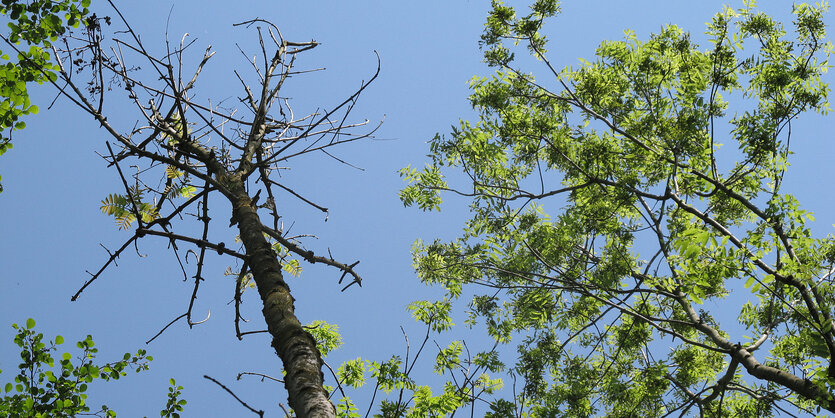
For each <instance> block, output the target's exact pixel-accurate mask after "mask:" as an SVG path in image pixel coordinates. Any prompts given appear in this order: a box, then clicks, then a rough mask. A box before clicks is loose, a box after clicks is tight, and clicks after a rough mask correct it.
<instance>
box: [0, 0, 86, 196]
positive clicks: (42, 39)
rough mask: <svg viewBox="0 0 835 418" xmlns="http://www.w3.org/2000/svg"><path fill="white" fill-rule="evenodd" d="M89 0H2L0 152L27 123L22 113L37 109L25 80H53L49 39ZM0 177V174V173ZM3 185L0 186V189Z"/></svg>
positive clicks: (73, 23)
mask: <svg viewBox="0 0 835 418" xmlns="http://www.w3.org/2000/svg"><path fill="white" fill-rule="evenodd" d="M89 6H90V0H61V1H54V0H29V1H25V2H24V1H20V0H2V2H0V13H2V14H3V15H4V16H6V17H7V18H8V25H7V26H8V28H9V32H7V33H3V34H2V35H0V38H2V40H3V41H4V42H5V46H4V48H3V49H4V50H5V52H4V51H3V50H0V155H3V154H4V153H5V152H6V151H7V150H9V149H11V148H12V143H11V140H12V132H13V131H15V130H20V129H23V128H25V127H26V123H25V122H23V121H22V120H20V118H21V116H24V115H29V114H36V113H38V107H37V106H35V105H33V104H32V103H31V102H30V100H29V91H28V90H27V84H29V83H33V82H34V83H37V84H43V83H45V82H50V81H55V80H56V79H57V76H56V74H55V71H57V70H58V67H57V64H55V63H53V62H51V55H50V53H49V48H50V46H51V43H52V42H54V41H56V40H57V39H58V36H59V35H62V34H64V33H65V32H66V30H67V29H68V28H75V27H78V25H79V23H81V22H83V21H84V18H85V16H87V14H88V13H89V10H88V9H87V7H89ZM0 179H2V177H0ZM2 191H3V187H2V186H0V192H2Z"/></svg>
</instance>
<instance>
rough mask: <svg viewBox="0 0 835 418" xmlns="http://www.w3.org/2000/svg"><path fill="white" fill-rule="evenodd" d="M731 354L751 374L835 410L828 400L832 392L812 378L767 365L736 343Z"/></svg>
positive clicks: (822, 406) (829, 409) (834, 404)
mask: <svg viewBox="0 0 835 418" xmlns="http://www.w3.org/2000/svg"><path fill="white" fill-rule="evenodd" d="M731 355H732V356H733V358H734V359H735V360H737V361H739V362H740V363H741V364H742V365H743V366H744V367H745V369H746V370H747V371H748V373H749V374H750V375H751V376H754V377H756V378H758V379H763V380H767V381H769V382H774V383H777V384H778V385H782V386H784V387H786V388H789V389H791V390H792V391H794V392H795V393H797V394H799V395H801V396H804V397H806V398H808V399H811V400H813V401H815V402H816V403H817V404H818V405H820V407H821V408H824V409H826V410H828V411H831V412H835V403H833V402H831V401H828V400H827V397H829V396H832V394H830V393H826V392H825V391H823V390H821V389H820V388H818V387H817V386H816V385H815V384H814V383H812V381H811V380H809V379H804V378H802V377H799V376H795V375H794V374H792V373H789V372H786V371H783V370H780V369H777V368H774V367H771V366H766V365H764V364H762V363H760V362H759V361H757V359H756V358H754V355H753V354H751V353H750V352H749V351H748V350H746V349H744V348H742V347H741V346H739V345H736V346H735V347H734V348H733V349H732V351H731Z"/></svg>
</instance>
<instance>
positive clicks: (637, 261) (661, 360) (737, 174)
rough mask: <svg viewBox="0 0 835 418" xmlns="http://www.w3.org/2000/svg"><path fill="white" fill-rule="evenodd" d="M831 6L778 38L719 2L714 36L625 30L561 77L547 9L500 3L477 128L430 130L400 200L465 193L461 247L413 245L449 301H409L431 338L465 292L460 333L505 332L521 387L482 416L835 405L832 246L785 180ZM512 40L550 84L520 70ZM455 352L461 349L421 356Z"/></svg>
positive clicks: (443, 363)
mask: <svg viewBox="0 0 835 418" xmlns="http://www.w3.org/2000/svg"><path fill="white" fill-rule="evenodd" d="M826 9H827V5H826V4H816V5H814V6H811V5H808V4H800V5H795V6H794V7H793V13H794V21H793V25H792V26H793V27H792V30H791V31H789V30H786V29H785V28H784V26H783V24H782V23H780V22H779V21H777V20H775V19H773V18H772V17H770V16H768V15H765V14H763V13H761V12H759V11H758V10H757V9H756V8H755V5H754V2H753V1H749V2H746V4H745V6H744V7H742V8H740V9H738V10H734V9H730V8H725V9H724V10H723V11H721V12H720V13H718V14H716V15H715V17H714V18H713V20H712V21H711V22H709V23H708V25H707V31H706V32H705V34H706V36H707V38H708V40H709V42H710V44H709V45H708V48H707V49H702V48H700V47H699V46H698V45H697V44H696V42H694V40H693V39H692V37H691V35H690V34H689V33H687V32H685V31H684V30H683V29H681V28H679V27H677V26H674V25H670V26H665V27H663V28H662V29H661V30H660V31H659V32H658V33H656V34H653V35H651V36H650V37H649V39H647V40H640V39H638V38H637V36H636V35H635V33H634V32H631V31H627V32H626V34H625V39H624V40H622V41H604V42H602V43H601V44H600V46H599V48H598V49H597V51H596V56H597V57H596V58H595V59H594V60H593V61H582V65H580V66H579V67H578V68H565V69H562V70H557V69H556V68H554V66H553V65H552V64H551V62H550V61H549V58H548V56H547V51H546V49H545V48H546V46H547V38H546V36H544V35H543V34H542V33H541V32H540V31H541V29H542V27H543V24H544V22H546V21H547V20H549V19H550V18H552V17H553V16H554V15H555V14H556V13H558V12H559V5H558V2H556V1H554V0H538V1H535V2H534V3H533V4H532V5H531V7H530V12H529V13H528V14H527V15H524V16H522V15H521V14H519V13H517V11H516V9H515V8H513V7H510V6H507V5H504V4H502V3H501V2H498V1H494V2H493V8H492V11H491V12H490V15H489V16H488V18H487V23H486V25H485V32H484V35H483V36H482V47H483V48H484V56H485V60H486V62H487V63H488V64H489V65H491V66H493V67H495V68H496V69H497V71H496V73H495V74H493V75H492V76H489V77H476V78H474V79H473V81H472V83H471V87H472V95H471V96H470V101H471V103H472V105H473V108H474V109H475V110H476V111H477V112H478V115H479V120H478V121H477V122H475V123H472V122H468V121H461V122H460V123H459V124H458V126H457V127H455V128H454V129H453V130H452V132H451V134H450V135H449V136H441V135H436V136H435V138H433V139H432V140H431V141H430V155H429V158H430V161H429V163H428V164H427V165H426V167H425V168H424V169H423V170H417V169H414V168H411V167H407V168H405V169H403V170H401V176H402V177H404V178H405V180H406V181H407V182H408V185H407V186H406V187H405V188H404V190H403V191H402V192H401V194H400V198H401V200H402V201H403V203H404V204H405V205H406V206H413V205H414V206H417V207H419V208H420V209H422V210H440V207H441V203H442V202H441V198H442V196H443V193H444V192H448V191H452V192H455V193H457V194H459V195H463V196H469V197H470V198H471V205H470V208H471V213H472V217H471V219H469V220H468V221H467V223H466V225H465V227H464V231H463V233H462V235H461V237H460V238H459V239H456V240H453V241H451V242H441V241H435V242H432V243H429V244H427V243H425V242H423V241H418V242H417V243H416V244H415V246H414V259H415V268H416V271H417V273H418V275H419V277H420V278H421V280H422V281H423V282H424V283H426V284H430V285H438V286H441V287H443V289H444V290H445V291H446V295H445V297H444V298H443V299H442V300H440V301H438V302H431V301H421V302H415V303H414V304H413V305H411V307H410V309H411V310H412V312H413V315H414V316H415V318H416V319H417V320H419V321H421V322H424V323H427V324H430V323H431V324H432V326H434V328H432V329H433V330H434V331H437V332H444V331H447V330H449V329H451V328H452V327H453V324H452V321H451V319H450V318H451V316H450V312H451V310H452V308H453V306H457V304H458V303H462V302H465V301H464V300H463V298H464V297H465V295H466V297H472V299H471V300H470V301H469V303H468V305H467V306H468V307H467V311H468V312H467V313H468V317H467V320H466V324H467V325H468V326H471V327H473V326H476V325H478V324H483V325H484V327H485V329H486V330H487V333H488V334H489V335H490V336H491V337H492V338H493V339H494V340H495V341H496V343H497V344H509V343H511V342H512V341H513V340H514V339H517V341H516V344H517V351H518V353H519V356H518V358H517V359H516V360H517V361H516V364H515V365H513V366H511V367H508V368H507V369H506V372H507V373H509V374H510V375H512V376H516V377H521V378H522V379H523V390H522V392H521V393H520V394H518V396H517V397H516V398H515V399H497V400H493V401H489V405H490V409H491V412H490V414H491V416H506V415H508V414H509V411H513V413H514V414H515V413H517V412H516V411H523V412H524V413H527V414H529V415H531V416H578V417H580V416H591V415H607V416H648V417H649V416H663V415H670V414H671V415H680V414H681V415H688V414H701V415H703V416H751V417H755V416H756V417H761V416H771V415H774V414H778V413H780V411H782V409H779V408H783V407H785V406H786V405H787V404H789V403H791V404H794V405H795V406H794V407H797V408H800V409H801V410H802V411H806V412H811V411H812V409H813V407H814V406H816V407H819V408H824V409H828V410H830V411H835V403H833V402H832V395H831V393H833V387H835V385H834V384H833V383H835V362H833V359H834V358H835V333H834V332H833V323H832V306H833V304H835V287H833V277H832V274H831V271H832V267H833V260H835V257H833V256H832V254H833V248H835V241H833V238H832V236H827V237H824V238H815V237H814V236H813V231H812V229H811V225H812V223H813V222H814V217H813V216H812V215H811V214H810V213H808V212H806V211H804V210H803V209H801V205H800V202H799V201H798V200H797V199H796V198H795V197H794V196H792V195H791V194H789V193H786V192H785V191H784V190H783V187H782V186H783V177H784V174H785V172H786V170H788V168H789V167H790V161H789V160H790V156H791V155H792V151H791V150H790V143H791V141H790V140H789V139H790V124H791V123H793V121H794V120H795V119H796V118H797V117H798V116H799V115H801V114H803V113H807V112H817V113H821V114H825V113H826V112H828V111H829V108H830V107H829V102H828V101H827V95H828V92H829V87H828V86H827V84H826V83H824V82H823V80H822V76H823V74H824V73H825V72H826V71H827V70H828V66H829V64H828V57H829V53H830V51H831V49H832V47H831V45H830V44H829V43H828V42H827V41H826V33H825V25H824V24H823V21H822V17H821V16H822V14H823V13H824V12H825V10H826ZM519 44H522V45H524V46H525V47H526V48H527V52H528V53H530V54H531V55H533V56H534V57H535V58H536V59H538V60H539V61H540V62H542V63H543V64H544V67H543V69H544V71H545V74H544V77H543V76H538V78H537V79H535V78H534V75H533V74H532V73H529V72H527V71H523V70H522V69H520V68H518V64H517V63H516V61H515V52H516V51H515V50H516V49H517V46H518V45H519ZM720 142H725V144H724V145H723V144H722V143H720ZM720 148H721V150H720ZM729 161H730V162H729ZM456 169H457V170H458V171H460V172H462V173H463V174H464V175H466V176H467V177H469V179H468V180H469V181H468V182H467V183H466V184H463V185H461V186H460V187H456V186H454V185H450V184H448V183H447V180H446V179H447V178H458V177H457V175H456V176H452V175H449V172H450V171H452V170H456ZM456 174H458V173H456ZM549 213H550V214H549ZM830 223H831V222H830ZM732 309H736V311H737V312H736V313H737V314H738V322H734V321H732V320H731V318H732V317H729V316H728V314H727V312H728V310H732ZM716 318H721V320H717V319H716ZM435 320H439V322H434V321H435ZM740 341H744V343H740ZM488 358H489V356H485V358H483V359H482V361H483V364H484V365H485V366H487V365H488V364H491V366H492V368H493V369H494V370H492V371H494V372H495V371H499V370H505V369H504V368H503V367H504V362H502V361H500V360H499V359H492V358H491V359H490V362H487V359H488ZM458 364H462V360H461V350H460V346H458V345H456V343H453V345H451V346H449V347H447V348H444V349H441V350H440V353H439V354H438V357H437V361H436V365H435V369H436V371H440V372H445V373H450V371H451V370H452V369H454V368H455V366H456V365H458ZM806 379H809V380H806ZM428 393H430V392H426V391H425V390H421V391H419V392H416V395H415V405H417V404H418V403H419V402H421V401H420V399H423V398H422V396H428V395H427V394H428ZM457 393H458V394H459V395H460V394H461V392H460V391H459V392H457ZM445 394H449V393H448V392H445ZM459 401H460V398H455V397H454V396H452V397H450V398H449V399H447V400H446V401H444V402H441V400H439V399H435V400H434V401H433V402H436V403H433V404H432V408H436V409H434V410H436V411H440V410H444V409H443V408H445V407H450V408H455V407H459V406H460V403H456V402H459ZM437 402H441V403H440V404H438V403H437ZM422 405H428V404H422ZM456 405H458V406H456ZM794 407H793V408H794ZM503 414H504V415H503Z"/></svg>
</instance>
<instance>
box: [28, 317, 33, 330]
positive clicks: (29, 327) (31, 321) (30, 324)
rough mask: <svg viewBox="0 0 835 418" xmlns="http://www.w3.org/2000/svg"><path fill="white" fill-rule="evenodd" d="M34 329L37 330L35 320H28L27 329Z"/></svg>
mask: <svg viewBox="0 0 835 418" xmlns="http://www.w3.org/2000/svg"><path fill="white" fill-rule="evenodd" d="M32 328H35V320H34V319H32V318H29V319H27V320H26V329H32Z"/></svg>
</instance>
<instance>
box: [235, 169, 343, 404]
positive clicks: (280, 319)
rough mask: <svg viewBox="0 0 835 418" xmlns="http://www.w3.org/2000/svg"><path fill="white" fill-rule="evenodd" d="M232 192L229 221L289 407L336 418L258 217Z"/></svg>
mask: <svg viewBox="0 0 835 418" xmlns="http://www.w3.org/2000/svg"><path fill="white" fill-rule="evenodd" d="M236 186H237V187H234V189H236V190H234V196H235V199H234V201H233V202H232V205H233V210H232V216H233V219H234V220H236V221H237V222H238V228H239V230H240V235H241V241H242V242H243V244H244V247H245V248H246V255H247V256H248V258H249V261H248V262H249V268H250V270H251V271H252V276H253V277H254V279H255V284H256V286H257V287H258V293H259V294H260V295H261V300H262V301H263V302H264V309H263V311H262V312H263V313H264V319H265V320H266V321H267V327H268V329H269V332H270V334H271V335H272V337H273V341H272V346H273V348H275V352H276V354H278V357H280V358H281V360H282V362H283V363H284V370H285V371H286V372H287V374H286V376H285V380H284V382H285V383H284V384H285V386H286V388H287V392H288V393H289V403H290V407H291V408H293V410H294V411H295V413H296V416H298V417H299V418H306V417H313V418H320V417H322V418H324V417H335V416H336V410H335V408H334V406H333V404H332V403H331V402H330V400H329V399H328V393H327V392H326V391H325V389H324V388H323V381H324V378H323V375H322V358H321V356H320V355H319V350H318V349H317V348H316V341H315V340H314V339H313V337H312V336H311V335H310V334H309V333H308V332H307V331H305V330H304V328H302V325H301V323H300V322H299V320H298V318H296V314H295V307H294V305H293V296H292V295H290V287H289V286H287V282H285V281H284V278H283V276H282V274H281V264H280V263H279V261H278V259H277V258H276V255H275V252H274V251H273V249H272V246H271V245H270V243H269V242H267V240H266V239H265V238H264V234H263V232H262V224H261V220H260V218H259V217H258V213H257V212H256V209H255V208H253V207H252V206H251V200H250V198H249V196H248V195H247V194H246V193H245V192H244V188H243V184H240V183H239V184H237V185H236Z"/></svg>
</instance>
